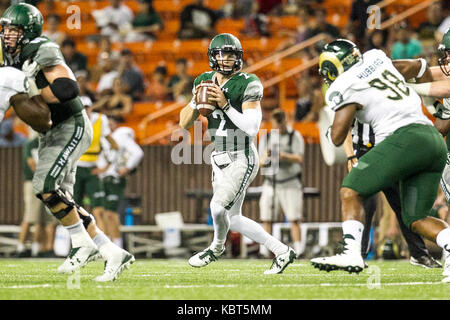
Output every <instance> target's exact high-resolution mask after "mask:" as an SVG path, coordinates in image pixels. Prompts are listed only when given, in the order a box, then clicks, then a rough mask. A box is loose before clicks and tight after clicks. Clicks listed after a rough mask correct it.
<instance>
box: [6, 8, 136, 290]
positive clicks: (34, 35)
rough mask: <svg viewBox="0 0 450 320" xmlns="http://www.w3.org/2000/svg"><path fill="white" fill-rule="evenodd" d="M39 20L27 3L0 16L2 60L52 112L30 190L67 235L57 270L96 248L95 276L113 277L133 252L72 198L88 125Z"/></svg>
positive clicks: (89, 256)
mask: <svg viewBox="0 0 450 320" xmlns="http://www.w3.org/2000/svg"><path fill="white" fill-rule="evenodd" d="M43 22H44V21H43V17H42V14H41V12H40V11H39V10H38V9H37V8H36V7H34V6H32V5H29V4H25V3H19V4H15V5H12V6H10V7H9V8H7V9H6V10H5V12H4V14H3V16H2V17H1V19H0V24H1V26H2V30H1V36H2V37H1V38H2V56H1V58H2V59H1V60H2V61H0V62H1V63H2V64H3V65H7V66H12V67H15V68H17V69H22V71H23V72H24V73H25V75H26V76H27V78H28V82H29V83H30V89H31V88H33V90H30V91H32V92H30V95H36V91H37V93H38V94H40V95H41V96H42V97H43V99H44V101H45V102H46V103H47V104H48V106H49V108H50V112H51V120H52V127H51V129H50V130H48V131H47V132H46V133H45V134H41V135H40V137H39V151H38V153H39V163H38V165H37V167H36V171H35V175H34V178H33V189H34V192H35V194H36V196H37V197H38V198H39V199H41V200H42V201H43V203H44V204H45V205H46V207H47V208H48V209H49V210H50V212H51V213H52V214H53V215H54V216H55V217H56V218H57V219H58V220H59V221H60V222H61V224H62V225H63V226H65V227H66V229H67V230H68V231H69V233H70V236H71V241H72V250H71V251H70V253H69V256H68V257H67V259H66V260H65V261H64V263H63V264H62V265H61V266H60V267H59V268H58V272H60V273H71V272H73V271H74V270H76V269H79V268H81V267H83V266H84V265H86V264H87V263H88V262H89V261H92V260H93V259H95V258H96V257H97V256H98V253H100V254H101V256H102V257H103V258H104V259H105V260H106V265H105V270H104V274H103V275H101V276H99V277H97V278H95V280H96V281H111V280H115V279H116V278H117V277H118V276H119V275H120V273H121V272H122V270H123V269H124V268H126V267H128V266H129V264H130V263H132V262H133V261H134V257H133V256H132V255H131V254H129V253H128V252H126V251H124V250H122V249H120V248H119V247H117V246H116V245H114V244H113V243H112V242H111V241H110V240H109V239H108V237H106V236H105V235H104V233H103V232H102V231H101V230H100V229H98V228H97V226H96V224H95V220H94V219H93V217H92V215H90V214H89V213H87V212H86V210H84V209H83V208H82V207H80V206H79V205H78V204H76V203H75V202H74V201H73V199H72V194H73V185H74V182H75V172H76V162H77V160H78V158H79V157H80V156H81V155H82V154H83V153H84V152H85V151H86V150H87V148H88V147H89V145H90V144H91V140H92V125H91V124H90V122H89V119H88V117H87V115H86V111H85V110H84V106H83V104H82V103H81V101H80V98H79V96H78V95H79V88H78V84H77V82H76V80H75V77H74V75H73V73H72V71H71V70H70V68H69V67H68V66H67V65H66V64H65V61H64V58H63V56H62V54H61V51H60V50H59V47H58V45H57V44H56V43H54V42H52V41H51V40H50V39H48V38H46V37H44V36H41V33H42V26H43ZM91 238H92V239H91Z"/></svg>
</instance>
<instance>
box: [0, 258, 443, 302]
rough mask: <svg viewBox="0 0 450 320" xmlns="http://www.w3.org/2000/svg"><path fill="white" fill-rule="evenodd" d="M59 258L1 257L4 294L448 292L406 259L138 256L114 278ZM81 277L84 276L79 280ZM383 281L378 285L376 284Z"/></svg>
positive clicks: (206, 296) (367, 295)
mask: <svg viewBox="0 0 450 320" xmlns="http://www.w3.org/2000/svg"><path fill="white" fill-rule="evenodd" d="M61 262H62V259H53V260H48V259H0V299H2V300H10V299H20V300H22V299H26V300H34V299H43V300H47V299H49V300H59V299H74V300H91V299H107V300H108V299H119V300H121V299H127V300H129V299H132V300H139V299H148V300H267V299H271V300H272V299H274V300H278V299H282V300H293V299H345V300H349V299H425V300H429V299H448V298H449V296H448V292H449V289H450V284H448V283H447V284H444V283H441V282H440V281H441V280H442V278H443V277H442V275H441V273H442V269H424V268H421V267H415V266H412V265H410V264H409V262H408V261H406V260H396V261H371V262H369V266H370V269H366V270H365V271H363V272H362V273H360V274H359V275H356V274H348V273H346V272H343V271H335V272H330V273H326V272H320V271H319V270H317V269H314V268H313V267H312V266H311V265H310V264H309V261H307V260H299V261H296V262H294V264H292V265H290V266H289V267H288V268H287V269H286V270H285V272H284V273H283V274H281V275H272V276H267V275H264V274H263V272H264V270H266V269H267V268H268V267H270V264H271V261H270V260H234V259H223V260H220V261H218V262H216V263H213V264H211V265H210V266H208V267H206V268H202V269H194V268H192V267H190V266H189V265H188V264H187V261H186V260H137V261H136V263H135V264H133V265H132V266H131V268H130V270H127V271H125V272H124V273H123V274H122V276H121V278H120V279H119V280H118V281H116V282H112V283H102V284H99V283H96V282H94V281H92V279H93V278H95V277H96V276H97V275H100V274H101V273H102V271H103V261H96V262H93V263H90V264H89V265H87V266H86V267H85V268H84V269H82V270H81V272H80V273H79V274H78V275H77V274H75V275H73V276H71V277H69V276H67V275H59V274H57V273H56V268H57V267H58V265H59V264H60V263H61ZM78 280H79V281H78ZM378 284H379V285H378Z"/></svg>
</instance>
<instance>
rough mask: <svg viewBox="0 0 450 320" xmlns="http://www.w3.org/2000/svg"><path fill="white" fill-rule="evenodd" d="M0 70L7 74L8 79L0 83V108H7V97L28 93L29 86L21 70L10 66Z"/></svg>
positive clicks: (8, 103)
mask: <svg viewBox="0 0 450 320" xmlns="http://www.w3.org/2000/svg"><path fill="white" fill-rule="evenodd" d="M2 71H4V72H5V74H7V75H8V78H7V79H8V81H4V83H3V84H1V85H0V109H1V110H7V109H8V108H9V106H10V105H11V104H10V102H9V99H11V97H12V96H14V95H16V94H18V93H28V90H29V88H30V86H29V84H28V79H27V78H26V77H25V74H24V73H23V72H22V71H20V70H18V69H14V68H11V67H5V68H2ZM0 114H1V113H0ZM2 118H3V115H2ZM0 120H1V119H0Z"/></svg>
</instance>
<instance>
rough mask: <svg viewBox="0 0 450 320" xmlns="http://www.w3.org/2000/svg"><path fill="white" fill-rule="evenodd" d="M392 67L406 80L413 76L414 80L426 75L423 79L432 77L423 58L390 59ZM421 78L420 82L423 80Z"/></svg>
mask: <svg viewBox="0 0 450 320" xmlns="http://www.w3.org/2000/svg"><path fill="white" fill-rule="evenodd" d="M392 63H393V64H394V67H395V68H396V69H397V70H398V71H399V72H400V73H401V74H402V75H403V77H405V79H406V80H409V79H412V78H415V79H416V80H418V79H420V78H422V77H423V76H424V75H426V78H425V79H432V76H431V71H430V69H429V68H428V67H427V62H426V60H425V59H400V60H392ZM425 79H422V81H421V82H425V81H423V80H425Z"/></svg>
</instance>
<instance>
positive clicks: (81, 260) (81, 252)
mask: <svg viewBox="0 0 450 320" xmlns="http://www.w3.org/2000/svg"><path fill="white" fill-rule="evenodd" d="M97 257H98V250H97V249H96V248H94V247H77V248H72V249H71V250H70V252H69V255H68V256H67V258H66V260H64V262H63V263H62V265H60V266H59V267H58V273H72V272H74V271H75V270H77V269H80V268H83V267H84V266H85V265H87V264H88V263H89V262H91V261H94V260H95V259H96V258H97Z"/></svg>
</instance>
